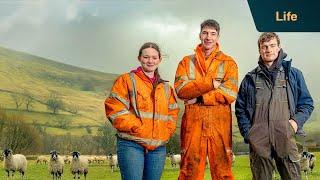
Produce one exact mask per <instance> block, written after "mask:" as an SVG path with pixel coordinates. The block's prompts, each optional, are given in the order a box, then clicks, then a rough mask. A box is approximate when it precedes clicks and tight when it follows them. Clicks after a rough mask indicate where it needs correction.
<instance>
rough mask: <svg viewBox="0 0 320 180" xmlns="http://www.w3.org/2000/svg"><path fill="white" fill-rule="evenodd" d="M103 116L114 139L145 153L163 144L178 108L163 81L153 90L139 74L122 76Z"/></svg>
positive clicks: (173, 122) (107, 101) (142, 75)
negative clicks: (132, 143)
mask: <svg viewBox="0 0 320 180" xmlns="http://www.w3.org/2000/svg"><path fill="white" fill-rule="evenodd" d="M105 110H106V115H107V117H108V119H109V121H110V122H111V123H112V125H113V126H114V127H115V128H116V129H117V131H118V132H117V136H119V137H121V138H124V139H127V140H132V141H135V142H137V143H139V144H141V145H142V146H144V147H145V148H146V149H148V150H153V149H155V148H156V147H158V146H161V145H164V144H166V143H167V141H168V140H169V138H170V136H171V135H172V134H173V133H174V131H175V129H176V122H177V118H178V112H179V107H178V104H177V102H176V99H175V96H174V91H173V89H172V88H171V87H170V85H169V84H168V83H167V82H165V81H160V82H159V83H158V84H157V85H156V86H155V87H153V84H152V83H151V81H150V80H149V79H148V78H147V77H146V76H145V75H144V73H143V72H138V73H127V74H123V75H121V76H120V77H118V79H117V80H116V81H115V83H114V85H113V87H112V90H111V93H110V96H109V97H108V98H107V99H106V100H105Z"/></svg>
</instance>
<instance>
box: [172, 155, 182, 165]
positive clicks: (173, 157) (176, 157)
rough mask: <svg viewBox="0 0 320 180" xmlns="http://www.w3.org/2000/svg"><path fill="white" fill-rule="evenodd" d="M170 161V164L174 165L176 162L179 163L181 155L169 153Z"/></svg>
mask: <svg viewBox="0 0 320 180" xmlns="http://www.w3.org/2000/svg"><path fill="white" fill-rule="evenodd" d="M170 161H171V166H172V167H176V166H177V164H180V162H181V155H180V154H173V153H170Z"/></svg>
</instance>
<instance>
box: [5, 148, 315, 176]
mask: <svg viewBox="0 0 320 180" xmlns="http://www.w3.org/2000/svg"><path fill="white" fill-rule="evenodd" d="M315 154H316V156H318V157H319V155H320V153H315ZM319 164H320V163H317V164H316V167H315V169H314V172H313V173H312V174H309V176H308V177H309V180H318V179H320V170H319V166H320V165H319ZM232 171H233V174H234V177H235V179H236V180H250V179H251V178H252V175H251V171H250V166H249V158H248V156H247V155H243V156H237V157H236V162H235V164H234V166H233V170H232ZM17 175H18V174H16V176H17ZM178 175H179V169H178V168H173V167H171V164H170V161H169V159H167V160H166V164H165V169H164V172H163V174H162V178H161V179H162V180H176V179H177V178H178ZM25 177H26V178H25V179H26V180H50V179H51V176H50V174H49V173H48V168H47V165H37V164H35V162H34V161H28V170H27V173H26V176H25ZM5 178H6V174H5V171H4V170H3V167H1V168H0V179H5ZM72 178H73V176H72V175H71V173H70V165H69V164H67V165H65V168H64V174H63V179H68V180H69V179H72ZM88 179H90V180H104V179H107V180H118V179H119V180H120V179H121V176H120V170H119V169H117V170H116V171H115V172H113V173H112V172H111V171H110V168H109V167H108V165H107V164H106V163H104V164H90V166H89V174H88ZM204 179H205V180H210V179H211V177H210V170H209V169H208V168H207V169H206V173H205V178H204ZM274 179H280V177H279V175H278V174H277V175H276V176H275V177H274ZM302 179H303V180H304V179H306V178H305V177H304V175H303V177H302Z"/></svg>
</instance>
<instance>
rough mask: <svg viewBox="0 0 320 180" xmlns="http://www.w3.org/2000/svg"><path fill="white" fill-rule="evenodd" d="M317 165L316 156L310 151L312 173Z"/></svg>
mask: <svg viewBox="0 0 320 180" xmlns="http://www.w3.org/2000/svg"><path fill="white" fill-rule="evenodd" d="M315 166H316V156H315V155H314V154H312V153H310V156H309V167H310V171H311V173H312V171H313V168H314V167H315Z"/></svg>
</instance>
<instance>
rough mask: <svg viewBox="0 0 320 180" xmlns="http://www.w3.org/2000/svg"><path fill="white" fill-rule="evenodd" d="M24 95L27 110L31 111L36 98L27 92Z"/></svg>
mask: <svg viewBox="0 0 320 180" xmlns="http://www.w3.org/2000/svg"><path fill="white" fill-rule="evenodd" d="M23 94H24V103H25V105H26V110H27V111H29V110H30V108H32V105H33V103H34V98H33V96H32V94H30V93H29V92H27V91H25V92H24V93H23Z"/></svg>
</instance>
